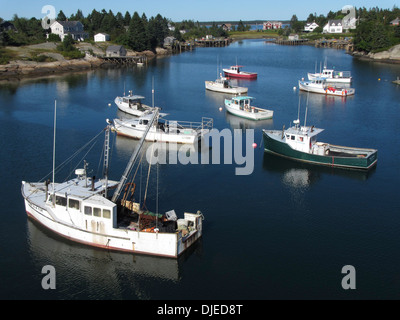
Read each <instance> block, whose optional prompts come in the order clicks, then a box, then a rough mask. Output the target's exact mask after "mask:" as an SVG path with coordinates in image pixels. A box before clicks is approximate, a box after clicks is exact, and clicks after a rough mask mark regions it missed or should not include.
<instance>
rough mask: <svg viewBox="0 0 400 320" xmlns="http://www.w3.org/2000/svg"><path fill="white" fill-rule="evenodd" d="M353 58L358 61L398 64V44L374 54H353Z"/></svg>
mask: <svg viewBox="0 0 400 320" xmlns="http://www.w3.org/2000/svg"><path fill="white" fill-rule="evenodd" d="M353 56H355V57H358V58H360V59H365V60H371V61H381V62H389V63H400V44H398V45H396V46H394V47H392V48H390V49H389V50H387V51H382V52H376V53H372V52H369V53H365V52H353Z"/></svg>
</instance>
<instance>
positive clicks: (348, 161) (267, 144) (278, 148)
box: [263, 131, 378, 170]
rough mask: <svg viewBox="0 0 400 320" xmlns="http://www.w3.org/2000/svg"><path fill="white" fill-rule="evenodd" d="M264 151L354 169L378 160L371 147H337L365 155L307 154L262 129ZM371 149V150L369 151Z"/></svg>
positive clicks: (309, 161)
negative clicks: (270, 135) (358, 151)
mask: <svg viewBox="0 0 400 320" xmlns="http://www.w3.org/2000/svg"><path fill="white" fill-rule="evenodd" d="M263 141H264V151H265V152H270V153H272V154H276V155H279V156H282V157H285V158H289V159H292V160H296V161H301V162H307V163H311V164H316V165H324V166H330V167H338V168H346V169H356V170H369V169H371V168H372V167H373V166H374V165H376V163H377V160H378V151H377V150H371V149H355V148H348V147H339V146H334V147H337V148H343V150H360V152H362V151H364V153H368V155H367V156H359V157H357V156H351V157H346V156H330V155H317V154H309V153H306V152H301V151H297V150H294V149H292V148H291V147H290V146H289V145H288V144H286V143H285V142H284V141H279V140H276V139H273V138H271V137H269V136H268V135H267V134H266V133H265V132H264V131H263ZM371 151H372V152H371Z"/></svg>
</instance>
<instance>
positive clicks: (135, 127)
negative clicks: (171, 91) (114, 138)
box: [113, 114, 213, 143]
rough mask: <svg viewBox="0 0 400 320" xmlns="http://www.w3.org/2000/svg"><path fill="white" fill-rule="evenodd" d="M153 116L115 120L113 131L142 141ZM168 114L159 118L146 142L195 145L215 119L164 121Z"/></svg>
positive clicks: (150, 130) (207, 131) (152, 126)
mask: <svg viewBox="0 0 400 320" xmlns="http://www.w3.org/2000/svg"><path fill="white" fill-rule="evenodd" d="M151 116H152V115H146V116H143V117H140V118H132V119H114V125H113V130H114V131H116V132H117V134H118V135H121V136H127V137H130V138H134V139H140V138H142V137H143V136H144V133H145V131H146V128H147V126H148V124H149V122H150V118H151ZM164 116H166V114H160V115H159V116H157V121H154V123H153V124H152V125H151V127H150V129H149V132H148V134H147V135H145V140H146V141H158V142H173V143H195V142H197V141H199V140H200V139H201V137H203V136H205V135H206V134H208V133H209V132H210V130H211V129H212V127H213V119H212V118H206V117H203V118H202V121H201V122H190V121H176V120H166V119H164Z"/></svg>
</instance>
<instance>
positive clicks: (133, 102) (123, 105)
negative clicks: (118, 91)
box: [114, 91, 154, 117]
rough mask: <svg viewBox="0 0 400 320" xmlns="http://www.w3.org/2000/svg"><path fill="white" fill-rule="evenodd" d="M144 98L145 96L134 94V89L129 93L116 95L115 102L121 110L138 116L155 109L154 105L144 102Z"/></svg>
mask: <svg viewBox="0 0 400 320" xmlns="http://www.w3.org/2000/svg"><path fill="white" fill-rule="evenodd" d="M143 99H145V97H143V96H141V95H134V94H132V91H129V94H128V95H124V96H122V97H116V98H115V100H114V102H115V104H116V105H117V107H118V109H119V110H121V111H123V112H125V113H128V114H130V115H133V116H136V117H141V116H144V115H146V114H150V113H151V112H153V111H154V107H150V106H148V105H146V104H143V103H142V100H143Z"/></svg>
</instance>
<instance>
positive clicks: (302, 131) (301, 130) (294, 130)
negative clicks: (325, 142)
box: [285, 126, 324, 137]
mask: <svg viewBox="0 0 400 320" xmlns="http://www.w3.org/2000/svg"><path fill="white" fill-rule="evenodd" d="M322 131H324V129H320V128H315V127H314V126H311V127H304V126H302V127H298V126H295V127H290V128H289V129H287V130H286V131H285V133H287V134H293V135H302V136H308V137H314V136H316V135H318V134H320V133H321V132H322Z"/></svg>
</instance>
